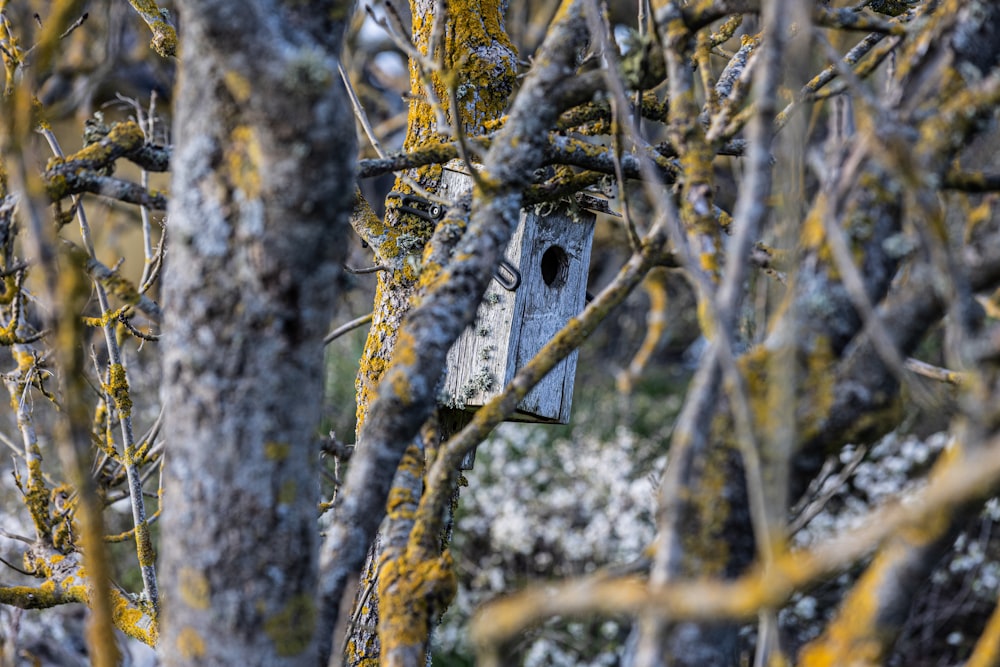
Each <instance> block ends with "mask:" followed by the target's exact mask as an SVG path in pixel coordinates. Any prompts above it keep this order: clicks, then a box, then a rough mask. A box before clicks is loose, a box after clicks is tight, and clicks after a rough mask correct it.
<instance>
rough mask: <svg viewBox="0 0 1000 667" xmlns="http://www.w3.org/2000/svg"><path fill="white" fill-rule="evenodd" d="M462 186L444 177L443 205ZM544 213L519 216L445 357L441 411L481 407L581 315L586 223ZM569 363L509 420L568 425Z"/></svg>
mask: <svg viewBox="0 0 1000 667" xmlns="http://www.w3.org/2000/svg"><path fill="white" fill-rule="evenodd" d="M449 172H451V173H449ZM463 179H464V180H463ZM469 181H471V179H469V177H468V176H467V175H465V174H464V173H461V172H460V171H457V170H456V169H446V170H445V174H444V176H443V178H442V182H443V183H447V188H446V189H447V192H448V196H449V197H454V196H457V195H460V194H462V193H463V192H467V191H468V190H469V189H471V183H470V182H469ZM463 187H464V188H465V189H464V190H462V188H463ZM547 209H548V210H546V211H544V212H538V211H536V210H531V211H525V212H522V214H521V220H520V223H519V224H518V227H517V229H516V230H515V232H514V234H513V236H512V237H511V240H510V243H509V244H508V246H507V249H506V252H505V255H504V261H503V262H502V263H501V265H500V266H499V267H498V268H497V271H496V273H495V274H494V279H493V280H492V281H491V282H490V285H489V287H488V288H487V290H486V294H485V296H484V298H483V301H482V303H481V304H480V305H479V309H478V311H477V314H476V321H475V322H474V323H473V324H472V325H470V326H469V327H468V328H467V329H466V330H465V331H464V332H463V333H462V335H461V336H460V337H459V339H458V340H457V341H456V342H455V344H454V345H453V346H452V348H451V350H450V351H449V353H448V365H447V371H446V375H445V378H444V381H443V387H442V391H441V395H440V402H441V403H442V404H443V405H447V406H449V407H454V408H460V409H467V410H474V409H476V408H478V407H480V406H482V405H484V404H485V403H486V402H487V401H489V400H490V399H491V398H493V397H494V396H496V395H497V394H499V393H500V392H501V391H502V390H503V388H504V386H506V385H507V383H508V382H510V380H511V379H512V378H513V377H514V374H515V373H516V372H517V370H518V369H520V368H521V367H522V366H523V365H524V364H525V363H527V362H528V361H529V360H530V359H531V358H532V357H534V355H535V354H536V353H537V352H538V351H539V350H540V349H541V348H542V346H543V345H545V344H546V343H547V342H549V341H550V340H551V339H552V337H553V336H554V335H555V334H556V333H557V332H558V331H559V330H560V329H562V328H563V327H564V326H565V325H566V323H567V322H568V321H569V320H570V318H572V317H575V316H576V315H579V314H580V312H581V311H582V310H583V307H584V305H585V300H586V287H587V285H586V283H587V272H588V269H589V266H590V248H591V242H592V240H593V231H594V215H593V214H592V213H590V212H589V211H585V210H582V209H577V208H576V207H573V208H572V210H570V209H567V208H558V207H547ZM576 357H577V355H576V352H573V353H572V354H571V355H570V356H568V357H567V358H566V359H564V360H563V361H562V362H560V363H559V364H558V365H557V366H556V367H555V368H554V369H553V370H552V371H551V372H550V373H549V374H548V375H547V376H546V377H545V378H544V379H543V380H542V381H541V382H540V383H539V384H538V385H537V386H536V387H535V388H534V389H533V390H532V391H531V392H529V393H528V395H527V396H525V398H524V400H523V401H522V402H521V403H520V404H519V405H518V409H517V412H516V413H515V414H514V415H513V416H512V418H511V419H512V420H513V421H533V422H549V423H558V424H565V423H568V421H569V417H570V408H571V406H572V400H573V381H574V377H575V374H576Z"/></svg>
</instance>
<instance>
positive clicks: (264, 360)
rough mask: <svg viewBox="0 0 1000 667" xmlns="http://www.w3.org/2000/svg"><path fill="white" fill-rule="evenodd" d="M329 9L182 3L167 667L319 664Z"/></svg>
mask: <svg viewBox="0 0 1000 667" xmlns="http://www.w3.org/2000/svg"><path fill="white" fill-rule="evenodd" d="M341 4H342V3H336V2H329V3H328V2H320V3H313V5H311V8H310V10H309V11H311V12H314V14H313V15H312V16H299V15H296V14H295V13H294V11H293V10H289V9H287V8H285V7H283V6H281V5H280V4H279V3H274V2H265V1H258V2H241V3H230V2H223V1H220V2H197V1H194V0H192V1H190V2H184V3H182V7H181V10H182V18H183V21H184V53H183V67H182V73H181V79H180V84H179V87H178V92H177V112H176V120H175V126H174V136H175V138H176V152H175V158H174V165H173V169H174V180H173V198H172V203H171V208H170V216H169V223H168V227H169V251H168V266H167V272H166V274H165V276H164V302H165V313H166V314H165V317H164V332H163V347H164V350H163V352H164V373H163V390H162V391H163V402H164V409H165V412H166V419H167V427H166V436H167V442H168V450H167V455H166V479H165V496H166V498H165V501H164V503H165V506H166V510H165V514H164V519H163V534H164V540H163V554H162V571H163V580H164V589H165V591H164V593H165V594H164V607H165V612H164V622H163V632H162V635H161V642H160V653H161V657H162V658H163V662H164V664H165V665H181V664H183V665H196V664H197V665H222V664H226V665H234V664H239V665H310V667H313V666H314V665H315V664H316V662H317V660H318V658H317V635H318V631H319V628H318V625H317V622H316V618H317V615H316V607H315V600H314V594H315V590H316V575H317V554H318V550H317V542H316V518H317V510H316V507H317V502H318V483H317V474H316V473H317V463H316V456H317V454H318V452H317V449H316V448H315V446H314V444H315V442H316V428H317V425H318V422H319V417H320V405H321V396H322V384H321V379H322V375H323V372H322V363H323V357H322V344H321V339H322V337H323V334H324V332H325V330H326V328H327V326H328V325H329V322H330V319H331V316H332V308H333V304H334V299H335V297H336V295H337V291H338V287H337V282H338V278H339V273H340V265H341V262H342V260H343V256H344V251H345V249H346V243H345V242H344V239H345V236H346V234H347V233H348V229H349V228H348V227H347V218H346V214H347V212H348V210H349V207H350V204H351V199H352V195H353V181H354V179H353V174H352V169H351V163H352V162H353V159H354V153H355V139H354V126H353V121H352V118H351V115H350V112H349V110H348V109H347V107H346V96H345V95H344V93H343V91H342V90H339V85H340V84H339V78H338V74H337V52H338V49H339V46H340V37H341V35H342V25H343V23H342V18H343V17H345V16H346V15H347V10H346V8H345V7H343V6H341ZM301 11H303V12H305V11H306V10H301ZM337 17H340V19H339V20H338V18H337Z"/></svg>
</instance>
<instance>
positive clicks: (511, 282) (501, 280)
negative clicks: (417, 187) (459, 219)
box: [388, 190, 521, 292]
mask: <svg viewBox="0 0 1000 667" xmlns="http://www.w3.org/2000/svg"><path fill="white" fill-rule="evenodd" d="M388 196H389V197H395V198H396V199H399V201H400V206H399V210H400V211H403V212H404V213H412V214H413V215H415V216H417V217H418V218H420V219H421V220H426V221H427V222H437V221H438V220H441V219H442V218H444V216H445V213H447V212H448V209H447V207H445V206H442V205H441V204H438V203H436V202H432V201H430V200H429V199H424V198H423V197H418V196H417V195H411V194H407V193H405V192H400V191H399V190H393V191H392V192H390V193H389V195H388ZM493 280H495V281H497V284H498V285H500V287H503V288H504V289H505V290H507V291H508V292H513V291H514V290H516V289H517V288H518V287H519V286H520V284H521V272H520V271H518V270H517V267H515V266H514V265H513V264H511V263H510V262H508V261H507V260H506V259H502V260H500V265H499V266H498V267H497V269H496V271H494V272H493Z"/></svg>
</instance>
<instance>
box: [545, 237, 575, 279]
mask: <svg viewBox="0 0 1000 667" xmlns="http://www.w3.org/2000/svg"><path fill="white" fill-rule="evenodd" d="M568 272H569V255H567V254H566V251H565V250H563V249H562V248H560V247H559V246H557V245H554V246H551V247H550V248H549V249H548V250H546V251H545V252H544V253H542V280H544V281H545V284H546V285H548V286H549V287H551V288H552V289H557V288H559V287H562V286H563V285H565V284H566V275H567V273H568Z"/></svg>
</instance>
